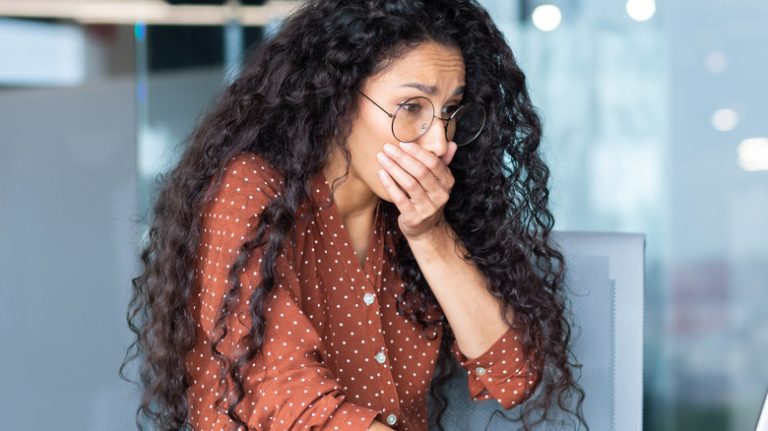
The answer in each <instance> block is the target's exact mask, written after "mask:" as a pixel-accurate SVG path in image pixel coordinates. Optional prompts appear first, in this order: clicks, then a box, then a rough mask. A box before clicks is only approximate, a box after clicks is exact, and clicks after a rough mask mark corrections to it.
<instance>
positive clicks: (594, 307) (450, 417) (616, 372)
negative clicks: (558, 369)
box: [428, 231, 645, 431]
mask: <svg viewBox="0 0 768 431" xmlns="http://www.w3.org/2000/svg"><path fill="white" fill-rule="evenodd" d="M552 239H553V240H554V242H555V243H556V245H557V246H558V249H559V250H560V251H561V252H562V253H563V254H564V256H565V267H566V273H565V284H566V291H567V292H568V299H569V304H568V306H569V309H570V311H571V312H572V318H571V324H572V329H573V332H572V342H573V354H574V356H575V360H576V361H577V362H579V363H581V364H582V368H581V370H574V372H575V375H576V377H577V378H578V379H579V383H580V385H581V386H582V388H583V389H584V391H585V393H586V397H585V399H584V404H583V412H584V417H585V419H586V421H587V424H588V425H589V427H590V429H591V430H597V431H612V430H616V429H621V430H626V431H640V430H642V412H643V404H642V402H643V290H644V282H645V276H644V272H645V271H644V270H645V235H644V234H642V233H602V232H575V231H563V232H559V231H555V232H553V233H552ZM446 387H447V391H448V397H449V404H448V408H447V409H446V411H445V413H444V414H443V420H442V424H443V427H444V428H445V429H446V430H471V431H474V430H477V431H480V430H487V431H501V430H505V431H509V430H517V429H521V430H522V424H520V423H519V422H511V421H510V419H509V418H513V417H515V416H517V414H518V413H519V411H518V409H521V408H522V405H521V406H518V407H515V408H513V409H510V410H504V408H503V407H502V406H501V405H500V404H499V403H498V401H496V400H493V399H491V400H484V401H473V400H472V399H471V398H470V396H469V390H468V388H467V373H466V370H464V369H463V368H461V367H459V372H458V373H457V375H456V376H455V377H454V378H453V379H451V380H450V381H449V382H448V384H447V385H446ZM534 396H535V395H534ZM432 404H433V399H432V398H431V396H428V405H429V409H430V411H431V410H432ZM554 416H555V418H556V419H555V420H553V421H548V422H547V423H546V424H542V425H541V426H539V427H537V430H542V431H543V430H573V429H576V428H577V427H576V426H575V424H576V422H575V418H574V417H573V416H562V417H561V419H562V420H564V421H566V422H559V421H558V420H557V417H558V416H560V415H558V414H555V415H554ZM430 429H436V428H435V427H431V428H430ZM582 429H583V428H582Z"/></svg>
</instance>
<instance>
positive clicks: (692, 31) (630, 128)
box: [0, 0, 768, 431]
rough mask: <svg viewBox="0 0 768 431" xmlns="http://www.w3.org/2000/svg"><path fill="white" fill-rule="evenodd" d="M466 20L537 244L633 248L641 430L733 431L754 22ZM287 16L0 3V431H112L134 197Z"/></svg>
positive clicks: (750, 201)
mask: <svg viewBox="0 0 768 431" xmlns="http://www.w3.org/2000/svg"><path fill="white" fill-rule="evenodd" d="M481 3H482V4H483V5H485V6H486V7H487V8H488V10H489V11H490V12H491V13H492V15H493V16H494V18H495V20H496V22H497V24H498V25H499V26H500V27H501V28H502V29H503V31H504V32H505V34H506V36H507V40H508V42H509V44H510V45H511V46H512V48H513V50H514V51H515V53H516V55H517V57H518V59H519V62H520V63H521V66H522V68H523V70H524V71H525V72H526V73H527V76H528V81H529V86H530V91H531V95H532V98H533V102H534V104H535V105H537V107H538V108H539V112H540V114H541V116H542V119H543V122H544V123H543V124H544V142H543V145H542V151H543V152H544V154H545V157H546V159H547V161H548V162H549V164H550V167H551V171H552V195H551V204H552V209H553V211H554V214H555V218H556V220H557V223H556V226H555V229H557V230H588V231H622V232H643V233H645V234H646V235H647V251H646V293H645V328H644V333H645V337H644V338H645V339H644V343H645V356H644V362H645V370H644V377H645V388H644V393H645V396H644V411H643V414H644V421H645V424H644V429H647V430H655V431H656V430H663V431H668V430H669V431H671V430H685V431H688V430H691V431H692V430H697V431H708V430H717V431H731V430H732V431H737V430H738V431H740V430H749V429H754V425H755V422H756V420H757V416H758V413H759V408H760V405H761V403H762V400H763V396H764V395H765V391H766V389H767V388H768V365H766V359H765V358H766V357H768V313H766V306H768V226H767V225H768V121H766V119H768V78H767V77H768V26H766V24H765V23H766V22H768V2H766V1H764V0H740V1H722V0H721V1H715V0H674V1H659V2H655V1H653V0H629V1H626V0H541V1H539V0H484V1H481ZM296 4H297V2H293V1H266V2H265V1H241V2H239V3H238V2H225V4H223V5H222V1H218V2H216V1H214V0H211V1H167V2H164V1H161V0H134V1H125V0H103V1H97V0H90V1H88V0H50V1H43V0H0V273H2V274H3V276H2V278H1V279H0V345H2V346H3V347H2V352H3V353H2V355H0V382H3V383H1V384H0V417H2V418H3V421H4V425H3V426H2V428H3V429H30V430H32V429H34V430H38V429H40V430H42V429H72V430H105V429H120V430H129V429H135V426H134V425H133V420H134V418H133V413H134V409H135V402H136V398H135V396H136V394H135V388H133V387H132V386H130V385H128V384H126V383H124V382H123V381H121V380H120V379H118V377H117V369H118V366H119V364H120V363H121V362H122V360H123V355H124V354H125V349H126V347H127V346H128V344H129V343H130V342H131V341H132V339H133V338H132V336H131V334H130V333H129V332H128V329H127V325H126V322H125V311H126V307H127V302H128V298H129V295H130V288H131V287H130V278H131V277H132V276H135V274H136V271H137V268H138V264H137V253H138V244H139V243H140V241H141V237H142V235H144V234H145V228H146V223H147V221H148V219H149V213H148V211H149V209H150V206H151V203H152V200H153V198H154V195H153V193H154V192H155V183H156V179H157V176H158V175H159V174H162V173H163V172H165V171H166V170H167V169H168V167H170V166H172V165H173V163H174V161H175V157H176V156H177V155H178V153H179V151H178V145H180V144H181V143H182V142H183V141H184V139H185V138H186V136H187V134H188V133H189V132H190V131H191V129H192V127H193V126H194V124H195V122H196V121H197V120H198V119H199V116H200V114H201V113H202V112H203V110H204V109H205V108H206V107H207V106H208V105H207V104H208V103H210V102H211V101H212V98H213V97H215V96H216V95H217V94H218V92H220V91H221V90H222V89H223V88H224V87H225V86H226V85H227V83H228V82H229V80H230V79H231V78H232V77H233V76H234V74H236V73H237V70H238V67H239V62H240V60H241V59H242V57H243V55H247V51H246V50H247V49H248V48H249V47H252V46H254V45H255V44H258V43H259V42H260V41H262V40H264V39H265V38H268V37H269V36H270V35H271V34H273V32H274V31H275V30H277V29H279V27H280V23H281V19H282V17H284V16H286V14H288V13H289V12H290V11H291V10H292V8H294V7H295V6H296ZM598 431H599V430H598Z"/></svg>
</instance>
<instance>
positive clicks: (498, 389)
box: [451, 328, 540, 409]
mask: <svg viewBox="0 0 768 431" xmlns="http://www.w3.org/2000/svg"><path fill="white" fill-rule="evenodd" d="M451 350H452V352H453V355H454V357H455V358H456V360H457V362H458V363H459V364H460V365H461V366H462V367H463V368H464V369H465V370H466V371H467V386H468V388H469V394H470V396H471V397H472V400H474V401H481V400H487V399H491V398H493V399H496V400H497V401H498V402H499V404H501V406H502V407H504V408H505V409H511V408H513V407H515V406H518V405H519V404H521V403H523V402H524V401H525V400H526V399H528V398H529V397H530V396H531V395H532V393H533V392H534V390H535V388H536V385H537V384H538V381H539V376H540V373H539V372H537V370H536V369H534V367H530V366H529V365H528V364H526V361H525V353H524V349H523V345H522V343H521V342H520V340H519V335H518V333H517V331H515V330H514V329H513V328H509V329H508V330H507V332H506V333H504V334H503V335H502V336H501V337H499V338H498V339H497V340H496V342H494V343H493V344H492V345H491V346H490V347H489V348H488V350H486V351H485V352H484V353H483V354H481V355H480V356H478V357H476V358H472V359H469V358H467V357H466V356H464V354H463V353H462V352H461V350H460V349H459V345H458V343H457V342H456V340H454V341H453V346H452V348H451Z"/></svg>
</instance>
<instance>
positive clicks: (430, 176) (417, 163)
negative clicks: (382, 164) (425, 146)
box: [384, 144, 443, 201]
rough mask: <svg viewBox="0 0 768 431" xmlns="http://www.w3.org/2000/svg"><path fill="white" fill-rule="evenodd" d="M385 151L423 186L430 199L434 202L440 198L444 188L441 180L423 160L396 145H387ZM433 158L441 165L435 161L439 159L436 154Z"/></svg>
mask: <svg viewBox="0 0 768 431" xmlns="http://www.w3.org/2000/svg"><path fill="white" fill-rule="evenodd" d="M401 145H402V144H401ZM384 151H385V152H386V153H387V155H388V156H389V158H391V159H393V160H394V161H395V162H396V163H397V164H398V165H399V166H400V167H402V168H403V169H404V170H405V172H407V173H408V174H410V176H412V177H413V178H415V179H416V181H417V182H418V183H419V184H420V185H421V187H423V188H424V190H426V192H427V194H428V195H429V197H430V199H432V200H433V201H434V199H435V198H436V197H439V195H440V192H441V189H442V188H443V186H442V184H441V182H440V180H439V178H437V177H436V176H435V172H434V171H433V170H432V169H430V168H428V167H427V166H425V165H424V163H423V162H422V161H421V160H419V159H417V158H416V157H414V156H413V155H411V154H409V153H408V151H407V150H405V149H404V148H399V147H397V146H395V145H391V144H386V145H384ZM427 152H428V151H427ZM430 154H432V153H430ZM432 157H433V162H434V163H435V164H440V163H441V162H440V161H439V160H434V159H437V158H436V157H435V155H434V154H432ZM393 173H395V172H393ZM395 178H396V179H398V180H399V179H401V178H399V177H395ZM400 184H403V185H407V184H405V183H400Z"/></svg>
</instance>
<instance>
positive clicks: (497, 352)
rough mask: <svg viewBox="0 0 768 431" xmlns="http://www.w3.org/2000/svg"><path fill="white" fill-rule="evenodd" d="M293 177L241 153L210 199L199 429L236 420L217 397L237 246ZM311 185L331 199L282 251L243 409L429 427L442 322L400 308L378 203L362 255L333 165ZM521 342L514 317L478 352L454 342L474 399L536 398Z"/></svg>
mask: <svg viewBox="0 0 768 431" xmlns="http://www.w3.org/2000/svg"><path fill="white" fill-rule="evenodd" d="M281 183H282V181H281V179H280V176H279V173H278V172H276V171H275V170H274V169H273V168H272V167H270V166H269V165H268V164H267V163H266V162H265V161H264V160H263V159H262V158H261V157H259V156H258V155H255V154H250V153H244V154H241V155H239V156H237V157H235V158H233V159H232V160H231V161H229V163H228V164H227V166H226V171H225V173H224V176H223V179H222V183H221V186H220V188H219V189H218V192H217V193H216V195H215V197H214V199H213V200H212V201H211V202H210V203H209V204H208V206H207V207H205V208H204V209H203V211H202V214H201V215H202V225H201V229H202V231H201V233H202V237H201V241H200V246H199V249H198V254H197V261H196V262H197V264H196V268H195V284H194V287H195V291H194V292H193V295H192V297H191V300H190V303H189V308H190V310H191V312H192V314H193V316H194V318H195V320H196V322H197V343H196V345H195V347H194V348H193V350H192V351H191V352H190V354H189V355H188V356H187V361H186V366H187V369H188V371H189V372H190V373H191V376H192V386H191V387H190V388H189V391H188V401H189V423H190V424H191V425H192V426H193V427H194V429H195V430H198V431H202V430H206V431H207V430H222V429H225V430H229V429H234V428H235V427H234V426H233V425H234V423H233V422H232V421H231V420H230V419H229V417H228V416H227V415H226V412H225V411H224V410H223V407H221V406H220V407H214V404H215V402H216V399H217V397H218V396H219V395H220V391H222V390H223V386H221V385H220V383H222V382H223V378H222V377H221V376H220V375H219V363H218V362H217V361H216V360H215V359H214V357H213V355H212V353H211V340H213V339H215V337H213V335H214V331H213V328H214V322H215V319H216V316H217V313H218V309H219V306H220V303H221V300H222V297H223V295H224V293H225V292H227V290H228V282H227V275H228V272H229V268H230V265H231V264H232V262H233V260H234V258H235V256H236V253H237V250H238V248H239V246H240V245H241V244H242V242H243V241H244V240H245V239H246V235H247V232H248V231H249V229H251V228H252V227H254V226H255V224H256V223H257V221H258V216H259V214H260V213H261V211H263V210H264V208H265V206H266V205H267V203H268V202H269V201H270V200H271V198H273V197H275V196H276V195H278V194H280V193H281V191H280V188H281V187H280V186H281ZM311 185H312V192H311V197H312V199H313V201H314V202H316V203H323V205H318V206H317V210H316V211H314V212H313V214H312V216H311V217H306V218H302V217H296V226H295V229H294V230H293V231H292V233H291V234H290V235H289V236H288V238H287V242H286V244H288V245H287V246H286V247H285V248H284V249H283V252H282V254H281V255H280V256H279V258H278V260H277V267H276V272H275V277H276V278H275V288H274V290H273V293H272V294H271V297H270V298H269V300H268V301H267V303H265V308H264V310H265V318H266V329H265V330H266V333H265V338H264V344H263V347H262V349H261V353H260V354H257V355H256V356H255V357H254V359H253V361H252V362H251V363H249V364H247V365H246V366H244V367H243V368H242V373H243V377H244V379H245V381H244V392H245V393H244V396H243V400H242V401H241V402H240V404H239V405H238V406H237V410H238V412H239V415H240V417H241V418H243V419H244V420H245V421H246V422H247V423H248V424H249V427H251V429H257V430H305V429H306V430H310V429H311V430H340V431H353V430H354V431H363V430H368V428H369V426H370V424H371V423H372V421H373V420H374V419H375V420H378V421H379V422H382V423H384V424H387V425H388V426H389V427H391V428H393V429H396V430H402V431H405V430H413V431H416V430H427V392H428V390H429V384H430V381H431V378H432V375H433V373H434V371H435V365H436V361H437V356H438V348H439V346H440V335H441V334H440V331H438V335H439V336H438V338H436V339H435V340H432V341H430V340H429V339H428V338H427V337H426V336H424V335H423V334H422V332H421V330H420V329H419V327H418V326H417V325H415V324H412V323H411V322H410V321H408V320H407V319H406V318H405V317H403V316H400V315H398V313H397V308H396V298H397V294H398V292H401V291H402V289H403V288H404V286H403V283H402V281H400V280H399V278H398V275H397V274H396V272H395V270H394V268H393V267H392V266H391V265H390V264H389V263H388V262H387V261H386V259H387V257H386V253H384V247H388V248H389V249H391V247H392V246H393V244H392V242H391V237H392V235H390V234H391V232H384V231H383V230H382V229H381V226H383V223H382V220H381V219H380V217H379V215H378V212H377V216H376V220H375V223H374V229H373V232H372V237H371V238H370V239H371V241H369V246H368V250H367V253H366V258H365V261H364V263H363V264H362V265H361V264H360V262H359V260H358V258H357V257H356V254H355V251H354V248H353V246H352V243H351V241H350V236H349V234H348V231H347V230H346V228H345V226H344V224H343V222H342V220H341V219H340V217H339V213H338V209H337V207H336V206H335V204H331V203H330V201H329V199H330V197H331V190H330V186H329V184H328V182H326V180H325V177H324V175H323V174H322V172H321V173H319V174H318V175H316V176H314V177H313V178H312V180H311ZM325 204H327V205H325ZM301 208H302V209H305V208H309V207H307V206H304V204H302V207H301ZM260 251H263V249H262V248H258V249H257V250H254V251H253V252H252V253H251V256H250V258H249V261H248V263H247V264H246V267H245V268H244V271H243V273H242V275H241V278H240V280H241V283H242V286H243V288H242V289H241V292H240V295H241V296H240V298H241V300H240V304H239V305H238V306H237V308H236V309H235V310H234V312H233V313H232V314H231V315H230V316H229V319H228V321H227V327H228V332H227V336H226V337H225V338H224V339H223V340H222V342H221V343H220V344H219V346H218V347H219V350H221V351H222V352H224V353H225V354H227V355H228V356H229V355H232V354H235V355H236V356H239V355H240V353H242V351H243V350H240V348H241V347H242V346H241V345H240V344H239V339H240V337H241V336H243V335H244V334H245V333H247V332H248V330H249V328H250V326H251V320H250V313H249V312H248V298H249V297H250V294H251V293H252V291H253V289H254V288H255V286H257V285H258V282H259V280H260V271H261V267H260V265H261V261H262V257H263V253H260ZM521 351H522V345H521V344H519V342H518V339H517V334H516V332H513V331H512V329H510V330H509V331H507V333H505V334H504V335H502V336H501V337H500V338H499V339H498V340H497V341H496V342H495V343H494V344H493V345H492V346H491V347H490V348H489V349H488V350H487V351H486V352H485V353H483V354H482V355H481V356H479V357H476V358H473V359H468V358H467V357H465V356H464V355H463V354H462V352H461V351H460V350H459V348H458V345H457V343H456V342H455V341H454V343H453V348H452V352H453V354H454V355H455V358H456V359H457V361H458V362H459V363H460V364H461V366H463V367H464V368H465V369H466V370H467V371H468V372H469V373H468V386H469V391H470V394H471V396H472V399H473V400H485V399H490V398H493V399H496V400H498V401H499V402H500V403H501V405H502V406H503V407H504V408H512V407H513V406H515V405H517V404H519V403H521V402H522V401H524V400H525V399H526V397H527V396H529V394H530V392H531V389H532V388H533V387H534V386H535V385H534V382H533V380H531V379H530V378H528V377H526V375H527V372H526V371H527V370H526V369H525V367H524V366H523V365H522V364H523V362H524V361H523V356H522V354H521ZM226 379H227V380H228V381H229V382H230V386H229V387H230V388H231V387H232V386H231V378H230V377H229V376H226Z"/></svg>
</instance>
